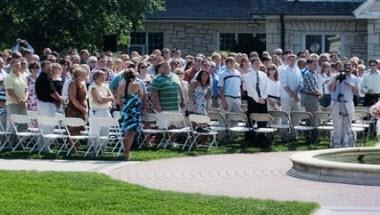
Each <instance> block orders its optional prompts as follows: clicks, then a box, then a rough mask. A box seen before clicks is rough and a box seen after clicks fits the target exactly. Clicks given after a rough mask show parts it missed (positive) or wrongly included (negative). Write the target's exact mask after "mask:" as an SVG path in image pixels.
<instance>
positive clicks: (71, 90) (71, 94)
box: [69, 83, 87, 114]
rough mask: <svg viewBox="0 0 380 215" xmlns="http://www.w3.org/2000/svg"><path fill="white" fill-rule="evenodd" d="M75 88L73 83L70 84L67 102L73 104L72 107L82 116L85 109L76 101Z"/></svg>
mask: <svg viewBox="0 0 380 215" xmlns="http://www.w3.org/2000/svg"><path fill="white" fill-rule="evenodd" d="M76 95H77V88H76V86H75V83H71V84H70V86H69V100H70V101H71V102H72V103H73V105H74V106H75V107H76V108H78V109H79V110H80V111H81V112H82V113H83V114H85V113H86V112H87V108H86V107H85V106H83V105H82V104H81V103H80V102H79V101H78V99H77V96H76Z"/></svg>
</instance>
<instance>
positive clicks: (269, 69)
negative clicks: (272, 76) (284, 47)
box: [268, 68, 276, 71]
mask: <svg viewBox="0 0 380 215" xmlns="http://www.w3.org/2000/svg"><path fill="white" fill-rule="evenodd" d="M271 70H276V69H275V68H268V71H271Z"/></svg>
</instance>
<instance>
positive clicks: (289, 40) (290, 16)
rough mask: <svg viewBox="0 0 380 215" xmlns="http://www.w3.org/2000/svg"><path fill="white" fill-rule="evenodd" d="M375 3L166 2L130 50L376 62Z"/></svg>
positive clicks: (379, 35)
mask: <svg viewBox="0 0 380 215" xmlns="http://www.w3.org/2000/svg"><path fill="white" fill-rule="evenodd" d="M379 43H380V1H378V0H351V1H349V0H234V1H224V0H210V1H202V0H192V1H189V0H166V10H165V11H162V12H158V13H155V14H150V15H147V18H146V20H145V23H144V27H143V28H141V29H138V30H137V31H136V32H133V33H131V44H130V45H131V46H130V47H131V49H132V50H138V51H140V52H143V53H150V52H151V51H152V50H153V49H156V48H163V47H167V48H179V49H181V50H182V51H183V53H184V54H196V53H205V54H210V53H212V52H213V51H216V50H226V51H236V52H245V53H249V52H250V51H258V52H262V51H264V50H268V51H272V50H273V49H275V48H279V47H281V48H283V49H292V50H294V51H295V52H298V51H301V50H303V49H309V50H310V51H311V52H314V53H322V52H329V51H338V52H339V53H340V54H341V55H343V56H358V57H360V58H363V59H373V58H380V45H379Z"/></svg>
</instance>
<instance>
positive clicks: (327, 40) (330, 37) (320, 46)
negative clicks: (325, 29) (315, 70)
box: [305, 34, 342, 54]
mask: <svg viewBox="0 0 380 215" xmlns="http://www.w3.org/2000/svg"><path fill="white" fill-rule="evenodd" d="M305 48H306V49H308V50H309V51H310V52H311V53H317V54H321V53H323V52H332V51H335V52H338V53H341V48H342V39H341V37H340V35H338V34H307V35H305Z"/></svg>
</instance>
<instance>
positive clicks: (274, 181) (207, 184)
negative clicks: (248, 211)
mask: <svg viewBox="0 0 380 215" xmlns="http://www.w3.org/2000/svg"><path fill="white" fill-rule="evenodd" d="M293 153H294V152H279V153H257V154H232V155H209V156H200V157H185V158H176V159H166V160H157V161H149V162H141V163H136V164H132V165H127V166H124V167H121V168H118V169H115V170H113V171H111V173H110V175H111V176H112V177H113V178H116V179H120V180H124V181H128V182H130V183H134V184H139V185H142V186H145V187H150V188H154V189H160V190H168V191H178V192H189V193H203V194H211V195H224V196H232V197H253V198H259V199H273V200H297V201H309V202H317V203H319V204H320V205H321V206H324V207H326V206H328V207H379V205H380V197H379V196H380V187H379V186H361V185H349V184H337V183H325V182H316V181H308V180H303V179H298V178H293V177H291V176H288V175H287V174H286V172H287V171H288V170H289V169H290V168H291V162H290V160H289V157H290V156H291V155H292V154H293Z"/></svg>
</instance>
